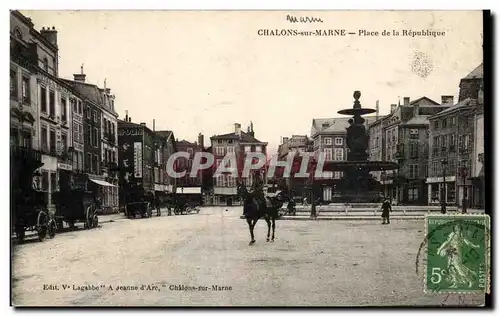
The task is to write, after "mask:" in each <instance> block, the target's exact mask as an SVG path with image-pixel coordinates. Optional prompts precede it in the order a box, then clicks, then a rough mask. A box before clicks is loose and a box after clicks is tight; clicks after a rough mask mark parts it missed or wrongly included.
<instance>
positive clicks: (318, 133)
mask: <svg viewBox="0 0 500 316" xmlns="http://www.w3.org/2000/svg"><path fill="white" fill-rule="evenodd" d="M363 118H364V119H365V125H366V126H368V124H370V123H371V122H373V121H375V119H376V116H364V117H363ZM349 119H350V118H349V117H340V118H327V119H313V120H312V127H311V139H312V141H313V151H314V153H315V156H316V157H318V156H319V154H323V155H324V157H325V161H343V160H346V159H347V145H346V135H347V131H346V128H347V127H348V126H349V123H348V121H349ZM325 174H326V175H325V178H326V179H332V181H323V184H321V186H322V188H321V191H322V194H321V195H319V197H320V200H321V201H322V202H323V203H325V202H329V201H331V200H332V198H333V197H334V195H335V194H336V192H335V187H336V185H337V184H338V183H339V182H340V180H341V178H342V176H343V173H342V172H341V171H334V172H325ZM318 194H319V192H318V193H315V196H318Z"/></svg>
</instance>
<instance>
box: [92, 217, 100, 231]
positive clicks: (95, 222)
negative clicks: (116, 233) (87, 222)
mask: <svg viewBox="0 0 500 316" xmlns="http://www.w3.org/2000/svg"><path fill="white" fill-rule="evenodd" d="M98 226H99V217H98V216H97V214H94V216H93V217H92V227H93V228H97V227H98Z"/></svg>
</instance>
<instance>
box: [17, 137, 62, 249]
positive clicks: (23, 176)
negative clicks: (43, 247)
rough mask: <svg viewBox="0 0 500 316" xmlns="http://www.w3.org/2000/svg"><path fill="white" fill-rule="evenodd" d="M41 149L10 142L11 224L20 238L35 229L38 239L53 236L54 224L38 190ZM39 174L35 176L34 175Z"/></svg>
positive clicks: (21, 239) (20, 239)
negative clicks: (12, 144)
mask: <svg viewBox="0 0 500 316" xmlns="http://www.w3.org/2000/svg"><path fill="white" fill-rule="evenodd" d="M41 160H42V156H41V152H40V151H37V150H33V149H31V148H25V147H21V146H11V198H12V202H11V215H12V228H13V231H14V232H15V234H16V237H17V239H18V241H19V242H22V241H23V240H24V238H25V236H26V231H33V232H36V234H37V236H38V240H40V241H43V240H44V239H45V238H46V237H47V235H48V236H49V237H50V238H53V237H54V236H55V233H56V225H55V222H54V220H53V219H52V218H51V217H50V214H49V211H48V209H47V203H46V201H45V198H44V192H41V191H40V181H41V180H40V179H39V178H41V177H42V176H41V174H40V173H39V172H38V171H36V170H37V169H38V168H40V167H41V166H43V163H42V162H41ZM36 178H38V179H36Z"/></svg>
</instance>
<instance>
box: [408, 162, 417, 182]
mask: <svg viewBox="0 0 500 316" xmlns="http://www.w3.org/2000/svg"><path fill="white" fill-rule="evenodd" d="M418 176H419V174H418V164H413V165H410V179H417V178H418Z"/></svg>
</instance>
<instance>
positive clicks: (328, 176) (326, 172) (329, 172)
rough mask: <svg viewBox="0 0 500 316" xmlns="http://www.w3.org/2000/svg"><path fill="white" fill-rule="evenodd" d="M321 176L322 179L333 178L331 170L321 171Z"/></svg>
mask: <svg viewBox="0 0 500 316" xmlns="http://www.w3.org/2000/svg"><path fill="white" fill-rule="evenodd" d="M323 178H324V179H333V172H332V171H325V172H323Z"/></svg>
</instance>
